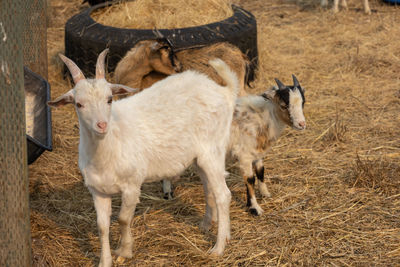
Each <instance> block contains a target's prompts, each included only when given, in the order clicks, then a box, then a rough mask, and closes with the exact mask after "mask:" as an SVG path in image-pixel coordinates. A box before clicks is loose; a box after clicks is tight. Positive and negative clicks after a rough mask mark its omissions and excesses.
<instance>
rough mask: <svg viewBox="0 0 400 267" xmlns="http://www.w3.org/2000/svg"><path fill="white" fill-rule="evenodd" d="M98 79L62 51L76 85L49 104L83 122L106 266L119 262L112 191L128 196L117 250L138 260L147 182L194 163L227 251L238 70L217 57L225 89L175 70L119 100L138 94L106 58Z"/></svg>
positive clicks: (82, 148) (84, 162) (84, 160)
mask: <svg viewBox="0 0 400 267" xmlns="http://www.w3.org/2000/svg"><path fill="white" fill-rule="evenodd" d="M106 54H107V50H105V51H103V52H102V53H101V54H100V55H99V57H98V60H97V65H96V78H95V79H86V78H85V77H84V75H83V73H82V72H81V70H80V69H79V68H78V67H77V66H76V64H75V63H74V62H73V61H72V60H70V59H68V58H66V57H65V56H62V55H60V56H61V59H62V60H63V61H64V63H65V64H66V65H67V67H68V69H69V70H70V72H71V74H72V77H73V80H74V82H75V87H74V88H73V89H71V90H70V91H69V92H67V93H66V94H64V95H62V96H60V97H58V98H57V99H56V100H54V101H50V102H49V103H48V104H49V105H50V106H52V107H58V106H63V105H65V104H74V105H75V108H76V112H77V114H78V119H79V125H80V143H79V168H80V170H81V172H82V175H83V177H84V181H85V185H86V186H87V187H88V189H89V191H90V192H91V194H92V196H93V200H94V206H95V208H96V213H97V224H98V228H99V234H100V240H101V258H100V266H111V265H112V257H111V251H110V244H109V227H110V215H111V196H112V195H113V194H117V193H121V194H122V205H121V211H120V213H119V223H120V228H121V235H122V237H121V242H120V247H119V249H117V250H116V254H118V255H119V256H122V257H127V258H130V257H132V243H133V242H132V237H131V233H130V224H131V220H132V217H133V213H134V210H135V207H136V204H137V203H138V202H139V195H140V188H141V185H142V183H144V182H152V181H157V180H161V179H163V178H165V177H172V176H176V175H178V174H180V173H181V172H182V171H183V170H184V169H185V168H186V167H188V166H189V165H190V164H192V163H194V165H195V166H196V167H197V169H198V170H199V173H200V177H201V180H202V182H203V186H204V191H205V195H206V213H205V216H204V219H203V222H202V226H203V228H205V229H208V228H209V225H210V224H211V217H212V214H211V210H212V211H213V212H215V209H216V210H217V215H218V222H219V223H218V235H217V242H216V244H215V246H214V247H213V249H212V250H211V254H216V255H222V254H223V251H224V248H225V243H226V240H229V239H230V222H229V205H230V199H231V193H230V191H229V189H228V187H227V186H226V182H225V151H226V146H227V145H228V141H229V132H230V126H231V121H232V116H233V109H234V104H235V99H236V96H237V93H238V91H239V83H238V79H237V77H236V75H235V74H234V73H233V72H232V71H231V70H230V69H229V67H228V66H227V65H226V64H225V63H224V62H223V61H222V60H220V59H214V60H212V61H210V64H211V65H212V66H213V67H214V68H215V70H216V71H217V72H218V74H219V75H220V76H221V77H223V78H224V80H225V82H226V84H227V86H226V87H223V86H220V85H218V84H216V83H215V82H214V81H212V80H210V79H209V78H208V77H207V76H206V75H204V74H200V73H197V72H194V71H186V72H183V73H180V74H176V75H172V76H170V77H168V78H166V79H164V80H162V81H160V82H158V83H156V84H154V85H153V86H152V87H150V88H149V89H147V90H145V91H143V92H140V93H138V94H136V95H134V96H131V97H127V98H124V99H122V100H119V101H115V103H112V96H113V95H116V94H125V93H128V92H133V91H134V89H131V88H129V87H126V86H123V85H116V84H110V83H108V82H107V81H106V80H105V75H104V59H105V56H106Z"/></svg>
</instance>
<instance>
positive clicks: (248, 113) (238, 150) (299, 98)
mask: <svg viewBox="0 0 400 267" xmlns="http://www.w3.org/2000/svg"><path fill="white" fill-rule="evenodd" d="M276 82H277V84H278V87H273V88H271V89H270V90H267V91H265V92H264V93H263V94H262V95H248V96H244V97H239V98H238V99H237V101H236V108H235V112H234V115H233V121H232V127H231V136H230V141H229V146H228V151H230V154H231V156H233V158H235V159H237V160H238V162H239V169H240V172H241V175H242V176H243V179H244V182H245V184H246V188H247V206H248V207H249V211H250V213H252V214H254V215H261V214H262V213H263V210H262V208H261V207H260V206H259V205H258V203H257V199H256V197H255V191H254V185H255V177H257V178H258V186H259V190H260V192H261V194H262V195H263V196H264V197H269V196H270V193H269V191H268V188H267V185H266V184H265V181H264V165H263V158H264V157H265V156H266V153H267V151H268V149H269V148H270V147H271V144H272V142H273V141H274V140H276V139H278V138H279V136H280V135H281V133H282V131H283V130H284V129H285V127H286V126H291V127H293V128H294V129H297V130H304V129H305V128H306V122H305V118H304V114H303V106H304V102H305V98H304V89H303V88H302V87H301V86H300V83H299V82H298V80H297V78H296V77H295V76H294V75H293V83H294V85H293V86H285V85H284V84H283V83H282V82H281V81H279V80H278V79H276ZM163 190H164V198H170V197H172V190H171V182H170V181H169V180H167V179H165V180H164V181H163ZM215 218H216V214H215V213H214V220H215Z"/></svg>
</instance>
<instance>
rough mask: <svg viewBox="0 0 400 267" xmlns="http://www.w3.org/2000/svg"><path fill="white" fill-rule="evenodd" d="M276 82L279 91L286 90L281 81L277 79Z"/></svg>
mask: <svg viewBox="0 0 400 267" xmlns="http://www.w3.org/2000/svg"><path fill="white" fill-rule="evenodd" d="M275 82H276V84H277V85H278V88H279V90H282V89H285V88H286V86H285V85H284V84H283V83H282V82H281V81H280V80H278V79H277V78H275Z"/></svg>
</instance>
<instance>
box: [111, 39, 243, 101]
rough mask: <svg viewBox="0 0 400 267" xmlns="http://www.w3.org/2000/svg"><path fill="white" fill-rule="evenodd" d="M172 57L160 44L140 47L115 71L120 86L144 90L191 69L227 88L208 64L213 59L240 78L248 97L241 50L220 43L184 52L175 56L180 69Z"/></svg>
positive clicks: (133, 50) (240, 93)
mask: <svg viewBox="0 0 400 267" xmlns="http://www.w3.org/2000/svg"><path fill="white" fill-rule="evenodd" d="M151 47H158V50H157V51H154V49H153V50H152V49H151ZM169 54H170V48H169V47H167V46H165V45H162V44H161V43H158V42H157V41H141V42H139V43H137V44H136V45H135V46H134V47H133V48H132V49H131V50H130V51H129V52H128V53H127V54H126V56H125V57H124V58H122V60H121V61H120V62H119V63H118V65H117V68H116V69H115V80H116V82H117V83H121V84H124V85H128V86H130V87H134V88H140V89H143V88H147V87H149V86H151V85H152V84H153V83H155V82H157V81H159V80H161V79H163V78H165V77H166V76H168V75H171V74H173V73H177V72H181V71H185V70H190V69H191V70H197V71H199V72H201V73H205V74H207V75H208V76H209V77H210V78H211V79H213V80H214V81H215V82H217V83H218V84H220V85H225V84H224V82H223V80H222V78H221V77H220V76H218V74H217V73H216V72H215V70H214V69H213V68H212V67H211V66H210V65H209V64H208V61H209V60H210V59H213V58H220V59H222V60H223V61H225V62H226V63H227V64H228V66H229V67H230V68H231V69H232V70H233V71H234V72H235V73H236V74H237V77H238V79H239V83H240V85H241V88H240V91H239V96H243V95H246V92H245V90H244V87H245V82H246V81H245V80H246V66H247V64H248V61H247V59H246V56H245V55H244V54H243V53H242V52H241V51H240V49H239V48H237V47H235V46H233V45H231V44H229V43H216V44H213V45H210V46H206V47H201V48H191V49H186V50H181V51H179V52H177V53H176V54H175V55H176V58H175V60H174V61H175V64H176V67H174V66H172V62H171V60H170V58H169Z"/></svg>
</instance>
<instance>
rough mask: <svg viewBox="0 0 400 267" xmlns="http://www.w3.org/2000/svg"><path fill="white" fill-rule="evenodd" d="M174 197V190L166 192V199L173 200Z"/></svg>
mask: <svg viewBox="0 0 400 267" xmlns="http://www.w3.org/2000/svg"><path fill="white" fill-rule="evenodd" d="M173 198H174V192H169V193H165V194H164V199H166V200H171V199H173Z"/></svg>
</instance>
